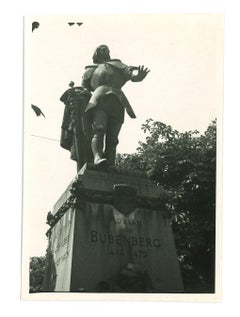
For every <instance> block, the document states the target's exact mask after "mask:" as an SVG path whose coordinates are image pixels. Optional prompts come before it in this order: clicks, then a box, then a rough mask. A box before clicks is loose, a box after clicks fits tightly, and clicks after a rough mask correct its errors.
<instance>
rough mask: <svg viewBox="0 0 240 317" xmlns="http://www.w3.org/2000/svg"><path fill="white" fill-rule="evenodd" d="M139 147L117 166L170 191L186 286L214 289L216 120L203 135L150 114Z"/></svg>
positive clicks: (121, 157)
mask: <svg viewBox="0 0 240 317" xmlns="http://www.w3.org/2000/svg"><path fill="white" fill-rule="evenodd" d="M142 129H143V131H144V132H145V133H146V134H147V137H146V141H145V142H139V147H138V149H137V153H135V154H132V155H129V154H119V155H118V156H117V166H120V167H124V168H128V169H137V170H139V169H140V170H142V171H145V172H146V173H147V175H148V176H149V178H150V179H151V180H152V181H153V182H154V183H155V184H156V185H161V186H163V188H165V190H167V192H168V194H169V200H168V203H167V205H166V207H167V209H168V211H169V215H170V219H171V224H172V229H173V234H174V238H175V243H176V248H177V253H178V258H179V262H180V267H181V270H182V276H183V281H184V287H185V291H186V292H214V282H215V196H216V195H215V183H216V181H215V179H216V120H215V121H213V122H211V123H210V125H209V126H208V128H207V130H206V131H205V133H204V134H203V135H200V133H199V132H198V131H196V130H195V131H188V132H184V133H180V132H178V131H177V130H174V129H173V128H172V127H171V126H169V125H166V124H164V123H162V122H158V121H153V120H152V119H149V120H147V121H146V122H145V123H144V124H143V125H142Z"/></svg>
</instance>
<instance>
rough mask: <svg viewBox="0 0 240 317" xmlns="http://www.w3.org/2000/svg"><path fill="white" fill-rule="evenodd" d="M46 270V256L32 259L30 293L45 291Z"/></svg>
mask: <svg viewBox="0 0 240 317" xmlns="http://www.w3.org/2000/svg"><path fill="white" fill-rule="evenodd" d="M44 270H45V256H40V257H36V256H34V257H31V258H30V267H29V273H30V278H29V284H30V289H29V292H30V293H36V292H42V291H43V276H44Z"/></svg>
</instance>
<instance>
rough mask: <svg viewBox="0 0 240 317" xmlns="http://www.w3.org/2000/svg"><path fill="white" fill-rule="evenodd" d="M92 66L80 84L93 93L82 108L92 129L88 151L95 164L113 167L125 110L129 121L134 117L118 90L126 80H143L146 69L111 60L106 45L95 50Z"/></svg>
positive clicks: (124, 97)
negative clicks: (90, 150) (89, 150)
mask: <svg viewBox="0 0 240 317" xmlns="http://www.w3.org/2000/svg"><path fill="white" fill-rule="evenodd" d="M93 63H94V65H90V66H86V67H85V73H84V75H83V81H82V87H85V88H87V89H88V90H89V91H91V92H93V93H92V96H91V98H90V100H89V102H88V104H87V106H86V109H85V112H86V113H88V114H89V117H90V120H91V122H92V127H93V136H92V140H91V148H92V152H93V157H94V164H95V165H106V164H107V165H108V166H112V165H114V163H115V156H116V147H117V144H118V135H119V132H120V129H121V126H122V124H123V121H124V111H125V109H126V112H127V113H128V115H129V116H130V117H131V118H136V115H135V113H134V111H133V109H132V107H131V105H130V104H129V102H128V100H127V98H126V96H125V95H124V93H123V92H122V90H121V88H122V86H123V85H124V84H125V83H126V82H127V81H128V80H131V81H133V82H139V81H142V80H143V79H144V78H145V77H146V75H147V74H148V72H149V70H148V69H147V68H144V66H139V67H134V66H127V65H125V64H123V63H122V62H121V61H120V60H119V59H111V58H110V51H109V49H108V47H107V46H106V45H101V46H99V47H98V48H97V49H96V51H95V53H94V55H93ZM104 138H105V140H104ZM104 141H105V142H104ZM104 143H105V151H104V150H103V149H104Z"/></svg>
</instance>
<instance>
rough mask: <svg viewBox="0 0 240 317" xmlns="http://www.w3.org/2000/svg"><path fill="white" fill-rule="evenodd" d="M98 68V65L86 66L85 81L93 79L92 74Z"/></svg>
mask: <svg viewBox="0 0 240 317" xmlns="http://www.w3.org/2000/svg"><path fill="white" fill-rule="evenodd" d="M96 68H97V65H88V66H85V72H84V74H83V79H84V80H88V79H89V78H90V77H92V74H93V72H94V70H95V69H96Z"/></svg>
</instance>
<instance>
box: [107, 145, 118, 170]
mask: <svg viewBox="0 0 240 317" xmlns="http://www.w3.org/2000/svg"><path fill="white" fill-rule="evenodd" d="M105 157H106V159H107V163H108V166H114V165H115V158H116V146H112V147H108V148H107V150H106V152H105Z"/></svg>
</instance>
